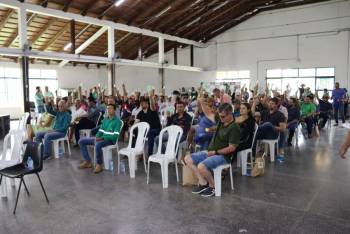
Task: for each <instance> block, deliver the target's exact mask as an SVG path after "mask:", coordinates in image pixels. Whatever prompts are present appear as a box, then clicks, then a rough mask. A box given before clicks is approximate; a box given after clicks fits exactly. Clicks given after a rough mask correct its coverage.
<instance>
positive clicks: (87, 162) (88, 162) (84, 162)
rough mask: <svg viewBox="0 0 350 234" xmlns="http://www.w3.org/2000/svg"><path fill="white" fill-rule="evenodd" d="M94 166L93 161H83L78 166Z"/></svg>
mask: <svg viewBox="0 0 350 234" xmlns="http://www.w3.org/2000/svg"><path fill="white" fill-rule="evenodd" d="M91 167H92V163H91V161H83V162H82V163H81V164H80V165H79V166H78V168H79V169H86V168H91Z"/></svg>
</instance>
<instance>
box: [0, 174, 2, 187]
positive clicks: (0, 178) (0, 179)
mask: <svg viewBox="0 0 350 234" xmlns="http://www.w3.org/2000/svg"><path fill="white" fill-rule="evenodd" d="M1 182H2V175H1V176H0V185H1Z"/></svg>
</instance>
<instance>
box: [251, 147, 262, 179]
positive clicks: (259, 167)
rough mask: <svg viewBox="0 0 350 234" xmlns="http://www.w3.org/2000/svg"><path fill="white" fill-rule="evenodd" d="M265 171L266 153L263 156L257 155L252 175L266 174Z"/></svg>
mask: <svg viewBox="0 0 350 234" xmlns="http://www.w3.org/2000/svg"><path fill="white" fill-rule="evenodd" d="M264 173H265V153H264V154H263V155H262V156H261V157H256V158H255V160H254V163H253V168H252V173H251V176H252V177H257V176H261V175H264Z"/></svg>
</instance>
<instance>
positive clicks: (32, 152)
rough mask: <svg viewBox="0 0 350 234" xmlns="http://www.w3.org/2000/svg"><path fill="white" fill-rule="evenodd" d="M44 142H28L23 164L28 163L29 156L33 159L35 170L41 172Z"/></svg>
mask: <svg viewBox="0 0 350 234" xmlns="http://www.w3.org/2000/svg"><path fill="white" fill-rule="evenodd" d="M41 149H42V143H40V144H39V143H37V142H28V143H27V147H26V150H25V151H24V155H23V160H22V164H26V163H27V160H28V157H29V156H30V157H31V158H32V160H33V170H32V171H33V172H40V171H41V170H42V169H43V155H42V153H41Z"/></svg>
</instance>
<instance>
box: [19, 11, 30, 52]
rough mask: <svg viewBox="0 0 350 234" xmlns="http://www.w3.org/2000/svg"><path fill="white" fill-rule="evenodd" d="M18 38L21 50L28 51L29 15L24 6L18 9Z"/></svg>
mask: <svg viewBox="0 0 350 234" xmlns="http://www.w3.org/2000/svg"><path fill="white" fill-rule="evenodd" d="M18 36H19V48H21V49H26V46H27V45H28V39H27V15H26V10H25V8H24V7H23V6H21V7H19V8H18Z"/></svg>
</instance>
